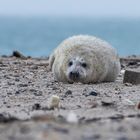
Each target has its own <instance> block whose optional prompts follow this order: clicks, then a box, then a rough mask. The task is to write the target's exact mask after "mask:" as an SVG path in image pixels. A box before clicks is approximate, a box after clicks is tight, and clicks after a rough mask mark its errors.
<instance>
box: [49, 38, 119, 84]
mask: <svg viewBox="0 0 140 140" xmlns="http://www.w3.org/2000/svg"><path fill="white" fill-rule="evenodd" d="M70 61H72V63H73V66H70V64H69V63H70ZM82 63H86V68H85V66H84V67H83V66H82ZM49 65H50V68H51V69H52V71H53V73H54V75H55V77H56V78H57V80H58V81H62V82H82V83H96V82H103V81H106V82H111V81H115V79H116V77H117V76H118V74H119V72H120V61H119V57H118V55H117V52H116V50H115V49H114V48H113V47H111V45H110V44H109V43H107V42H106V41H103V40H101V39H99V38H96V37H94V36H88V35H79V36H73V37H70V38H68V39H66V40H64V41H63V42H62V43H61V44H60V45H59V46H58V47H57V48H56V49H55V50H54V52H53V54H52V55H51V56H50V60H49ZM71 71H76V72H78V74H79V75H78V78H76V77H74V78H73V79H71V78H70V76H69V75H70V74H69V73H70V72H71Z"/></svg>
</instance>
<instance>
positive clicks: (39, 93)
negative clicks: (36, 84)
mask: <svg viewBox="0 0 140 140" xmlns="http://www.w3.org/2000/svg"><path fill="white" fill-rule="evenodd" d="M34 95H35V96H42V92H41V91H39V92H34Z"/></svg>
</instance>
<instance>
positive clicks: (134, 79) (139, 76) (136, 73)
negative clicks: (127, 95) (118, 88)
mask: <svg viewBox="0 0 140 140" xmlns="http://www.w3.org/2000/svg"><path fill="white" fill-rule="evenodd" d="M123 83H131V84H140V69H135V70H132V69H129V70H126V71H125V74H124V79H123Z"/></svg>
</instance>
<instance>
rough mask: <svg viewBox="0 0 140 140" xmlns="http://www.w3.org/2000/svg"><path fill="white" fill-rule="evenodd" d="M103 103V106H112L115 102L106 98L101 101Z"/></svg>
mask: <svg viewBox="0 0 140 140" xmlns="http://www.w3.org/2000/svg"><path fill="white" fill-rule="evenodd" d="M101 103H102V105H103V106H111V105H114V101H112V100H111V99H110V98H104V99H103V100H102V101H101Z"/></svg>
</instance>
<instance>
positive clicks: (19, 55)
mask: <svg viewBox="0 0 140 140" xmlns="http://www.w3.org/2000/svg"><path fill="white" fill-rule="evenodd" d="M12 56H15V57H17V58H26V57H25V56H24V55H23V54H21V53H20V52H19V51H13V54H12Z"/></svg>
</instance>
